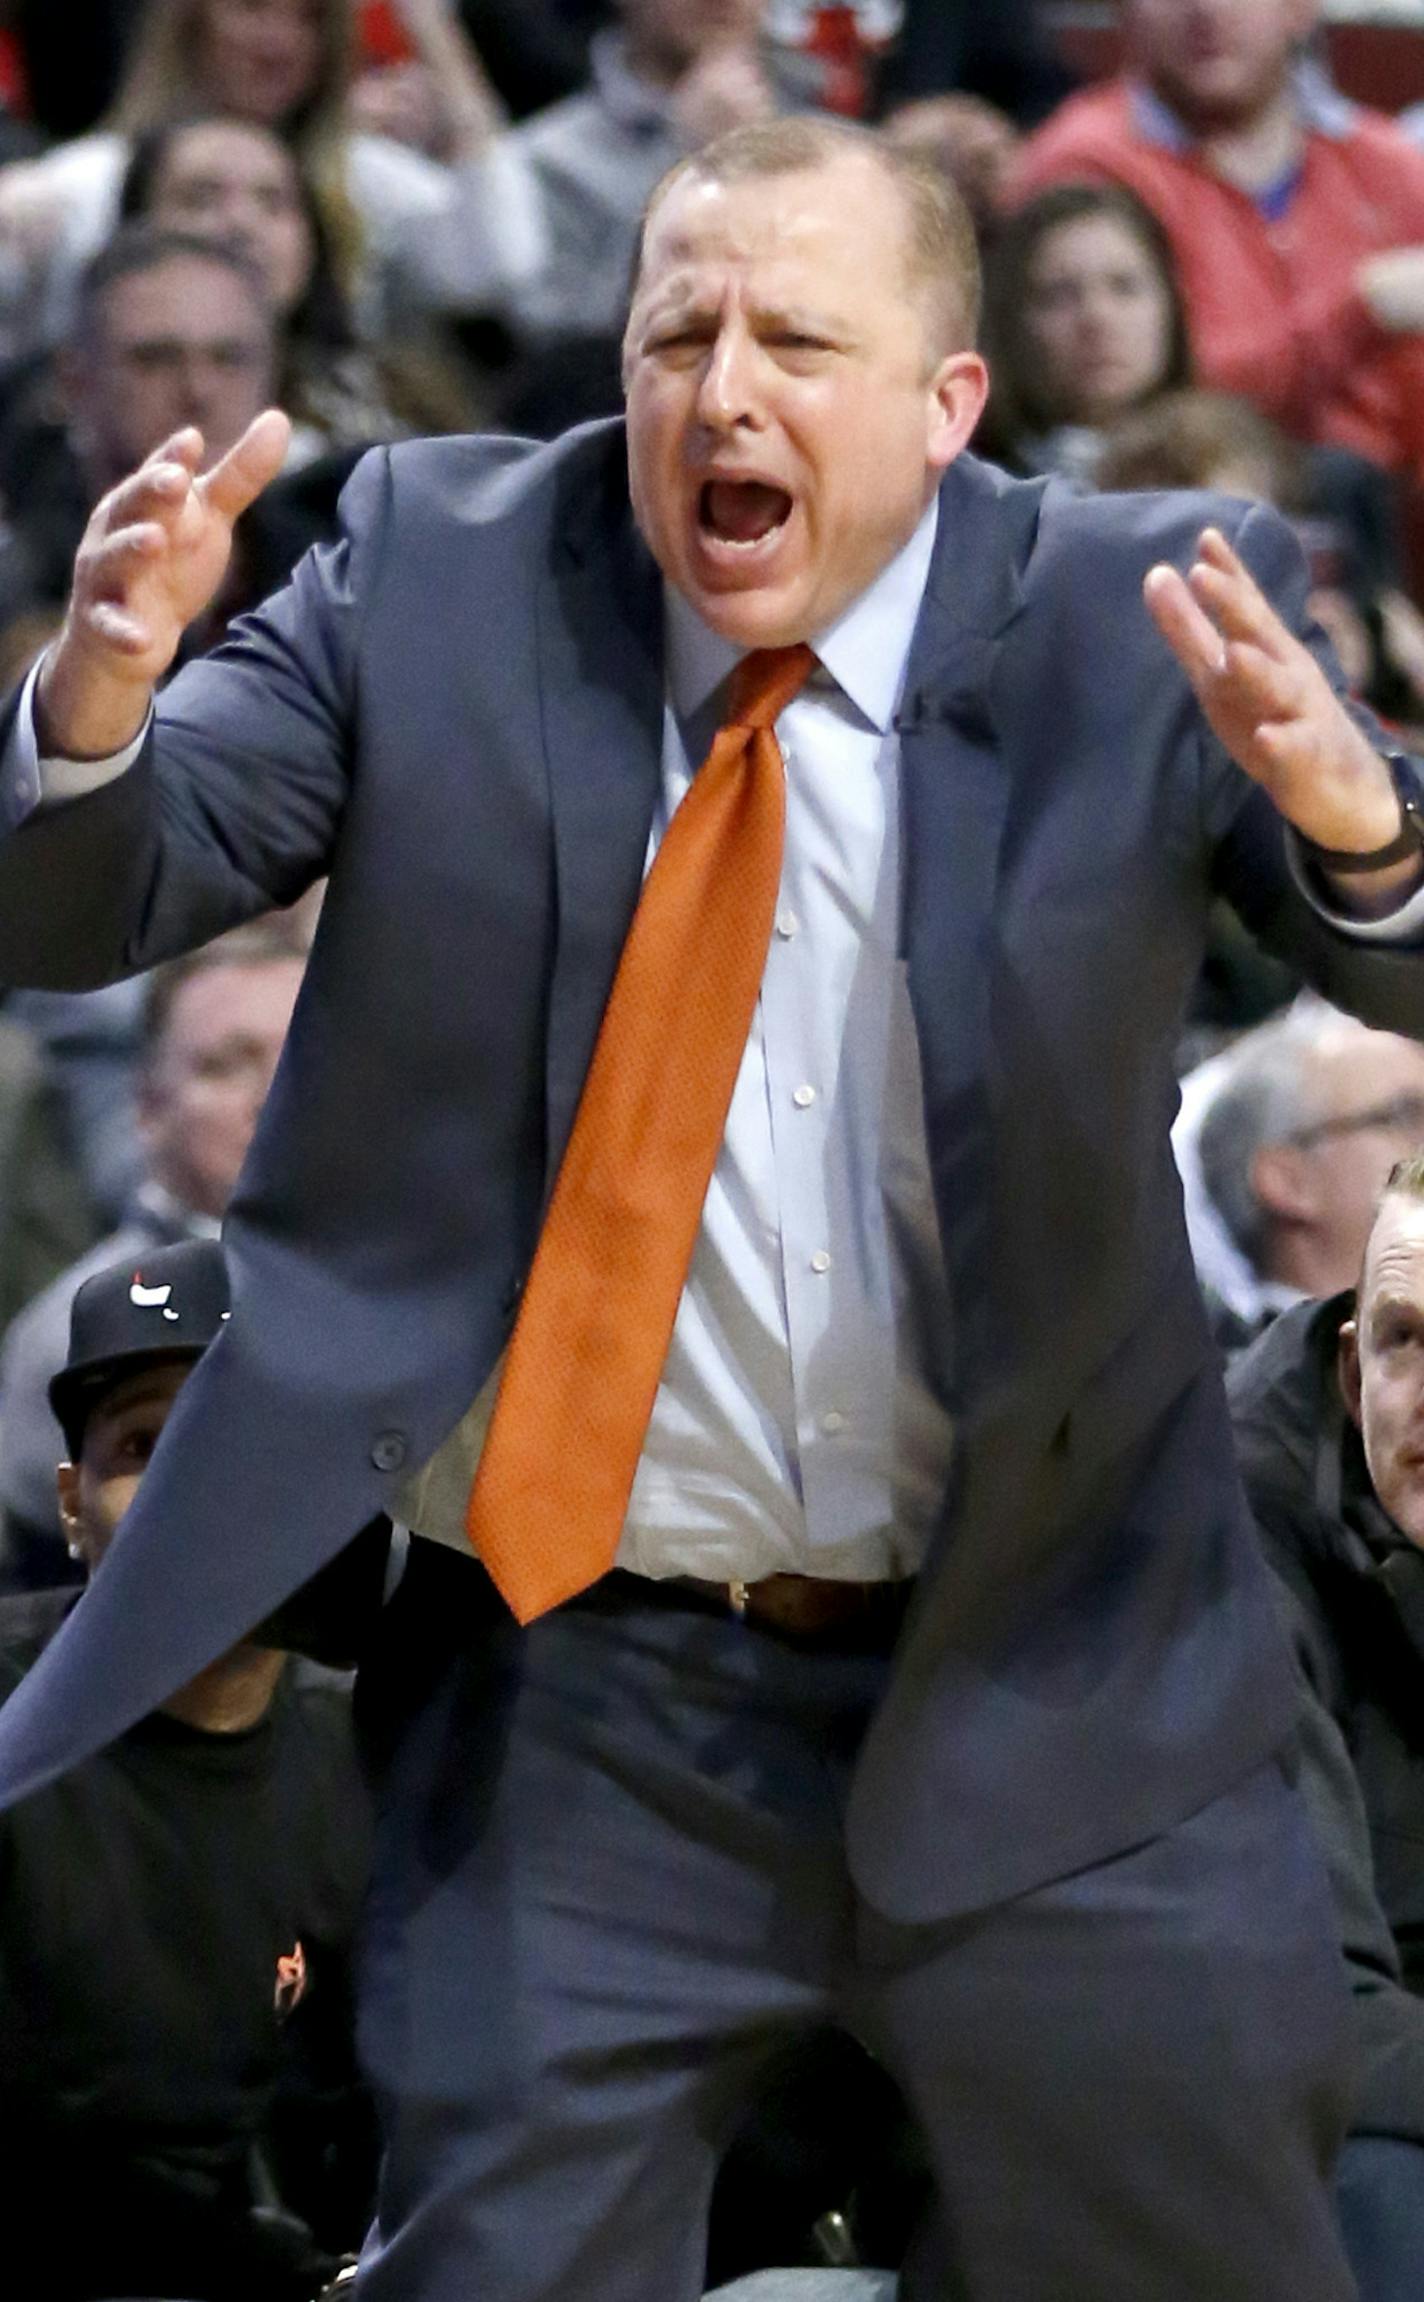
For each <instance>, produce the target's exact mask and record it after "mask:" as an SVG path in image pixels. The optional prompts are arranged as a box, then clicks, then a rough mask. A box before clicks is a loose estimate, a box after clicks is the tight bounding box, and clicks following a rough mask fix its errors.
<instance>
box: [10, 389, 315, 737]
mask: <svg viewBox="0 0 1424 2302" xmlns="http://www.w3.org/2000/svg"><path fill="white" fill-rule="evenodd" d="M290 433H291V426H290V425H289V423H288V421H287V418H286V417H285V416H284V415H283V414H282V413H281V412H280V410H278V409H276V408H269V409H267V410H266V411H265V413H264V414H262V415H260V416H258V417H257V418H256V419H255V420H254V421H253V422H252V423H251V424H249V425H248V427H247V430H246V431H245V432H244V433H243V435H242V438H241V439H240V440H238V441H237V442H236V443H235V444H234V445H233V446H232V447H231V448H229V449H228V452H227V454H226V455H225V456H223V457H221V458H220V460H219V461H218V462H217V463H215V464H214V465H213V468H212V470H211V471H209V472H203V471H202V470H201V464H202V459H203V440H202V435H201V433H199V432H197V431H194V430H192V429H188V430H186V431H181V432H175V433H174V435H173V437H172V438H171V439H169V440H165V441H164V443H163V445H162V446H161V447H159V448H156V449H155V450H154V452H153V454H152V455H151V456H149V458H148V459H147V461H146V462H145V463H143V464H141V465H140V466H139V469H138V470H137V471H136V472H134V473H133V474H132V475H131V476H130V477H129V478H128V479H126V480H122V481H120V483H119V485H118V486H117V487H116V488H113V489H111V491H110V492H109V494H108V495H106V496H105V497H103V498H102V500H101V501H100V502H99V504H98V505H96V507H95V509H94V512H93V514H92V515H91V517H90V521H89V525H88V527H87V528H86V529H85V531H84V540H83V542H82V543H81V544H80V547H79V552H78V556H77V558H76V560H75V564H74V583H73V588H72V590H71V592H70V597H69V606H68V610H67V612H66V614H65V619H64V624H63V628H62V629H61V632H60V635H59V638H58V639H57V640H56V641H55V643H54V646H53V648H52V649H51V650H50V653H49V655H48V657H47V658H46V660H45V664H44V668H43V670H42V671H41V674H40V680H39V687H38V691H37V696H36V710H37V721H38V734H39V738H40V746H41V750H42V751H46V752H52V753H56V754H62V755H63V756H65V757H67V758H74V759H83V758H98V757H102V756H104V755H106V754H107V753H109V752H113V751H119V750H122V748H123V746H124V745H125V744H126V743H128V742H130V741H131V740H132V738H133V737H134V736H135V735H136V734H137V733H138V731H139V729H140V728H141V727H142V725H143V722H144V719H145V717H146V715H147V712H148V705H149V699H150V697H151V695H152V692H153V689H154V686H155V685H156V683H157V682H158V680H160V679H161V678H162V676H163V674H164V672H165V671H167V669H168V667H169V665H170V664H171V663H172V661H173V658H174V656H175V655H176V654H177V652H178V645H179V642H180V640H181V639H182V636H183V633H184V630H185V629H186V627H187V626H188V625H189V624H190V623H191V622H192V621H193V619H194V617H195V616H197V615H199V614H201V612H202V610H203V609H204V608H205V607H207V606H208V605H209V603H210V601H211V600H212V599H213V598H214V597H215V595H216V593H217V590H218V587H219V585H220V584H221V582H222V579H223V576H224V574H225V573H226V570H227V564H228V560H229V558H230V556H231V552H232V530H233V523H234V521H235V520H236V519H237V518H238V516H239V514H240V513H242V512H244V511H245V510H246V509H247V507H248V505H249V504H250V503H251V502H252V501H253V500H254V498H255V497H257V496H258V495H260V494H261V492H262V490H263V488H265V487H266V486H267V485H268V483H269V481H271V480H273V479H275V477H276V475H277V473H278V472H279V471H280V469H281V467H282V459H283V457H284V456H285V454H286V451H287V441H288V439H289V437H290Z"/></svg>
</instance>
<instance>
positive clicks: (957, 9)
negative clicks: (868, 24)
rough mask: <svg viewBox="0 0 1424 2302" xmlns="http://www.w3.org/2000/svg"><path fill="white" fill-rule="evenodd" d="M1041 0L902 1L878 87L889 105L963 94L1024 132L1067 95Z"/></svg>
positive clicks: (1065, 79) (1066, 81)
mask: <svg viewBox="0 0 1424 2302" xmlns="http://www.w3.org/2000/svg"><path fill="white" fill-rule="evenodd" d="M1043 15H1044V11H1043V8H1042V7H1041V5H1040V4H1039V0H994V4H993V6H992V7H985V6H984V5H983V0H905V7H904V19H903V22H902V25H901V29H900V36H899V39H898V41H897V42H896V43H895V45H894V47H893V48H892V49H891V51H890V56H889V59H888V61H887V64H886V67H885V71H884V75H883V78H882V83H881V90H882V98H883V101H884V102H885V103H886V104H887V105H895V104H903V103H905V102H907V101H909V100H910V99H911V98H913V97H920V96H940V95H944V94H945V93H946V92H947V91H948V90H950V89H961V90H964V91H966V92H967V93H968V94H970V95H974V96H982V97H984V98H986V99H987V101H988V102H989V103H991V104H993V105H995V106H996V107H997V109H998V110H999V111H1001V112H1007V113H1008V114H1009V116H1010V118H1011V119H1013V120H1016V121H1018V122H1019V123H1020V125H1022V126H1024V127H1028V126H1030V125H1031V124H1032V123H1033V122H1034V121H1036V120H1041V119H1042V118H1043V116H1044V114H1045V113H1046V112H1049V111H1051V110H1052V108H1053V106H1054V105H1055V104H1057V103H1059V102H1060V101H1061V100H1062V98H1063V97H1064V96H1066V95H1067V94H1068V92H1069V90H1070V88H1071V86H1072V82H1071V79H1070V78H1069V75H1068V73H1067V72H1065V70H1064V69H1063V66H1062V64H1061V63H1060V61H1059V59H1058V57H1057V56H1056V55H1055V53H1054V50H1053V44H1052V41H1051V39H1050V37H1049V35H1048V34H1047V32H1046V31H1045V29H1044V25H1043Z"/></svg>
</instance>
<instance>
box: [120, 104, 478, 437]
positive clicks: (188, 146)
mask: <svg viewBox="0 0 1424 2302" xmlns="http://www.w3.org/2000/svg"><path fill="white" fill-rule="evenodd" d="M119 216H120V219H121V222H122V223H126V224H127V223H136V222H142V223H147V224H150V225H152V226H153V227H155V228H156V229H157V230H159V231H165V232H185V233H188V234H190V235H193V236H195V237H197V238H199V239H204V240H213V241H217V242H218V243H219V244H221V245H223V246H225V247H228V248H231V249H234V250H235V251H236V252H237V253H238V254H239V255H241V256H244V257H246V259H247V261H248V262H249V263H250V264H252V265H253V266H254V267H255V268H256V269H257V270H258V271H259V272H260V273H261V275H262V278H263V279H264V280H265V282H266V286H267V294H268V298H269V300H270V303H271V307H272V312H273V316H274V319H275V322H276V327H277V362H278V366H277V379H276V385H275V389H274V397H275V398H276V399H277V400H278V402H279V403H280V405H281V406H282V407H284V408H285V409H286V411H287V413H288V415H289V416H290V417H291V418H292V421H293V424H294V425H295V427H296V434H297V438H298V441H299V443H300V445H299V449H298V454H297V456H294V457H290V458H289V459H288V460H289V463H294V462H297V461H299V460H305V458H306V457H308V456H311V455H315V454H318V453H322V454H324V453H326V452H328V451H329V450H331V449H333V448H344V447H369V446H370V445H372V444H373V443H374V442H377V441H383V440H391V439H398V438H402V437H408V436H410V435H412V434H416V433H418V434H421V435H428V434H430V433H432V432H453V431H470V430H474V429H475V428H476V422H475V416H476V410H475V407H474V402H473V400H472V398H471V394H470V388H469V381H468V379H467V377H466V376H465V375H464V374H463V373H460V372H458V371H457V370H456V368H455V366H454V364H453V363H452V362H451V361H449V360H443V361H442V359H441V358H440V356H439V354H438V352H437V350H436V349H435V348H434V347H432V346H425V345H422V346H420V347H419V348H418V349H412V348H409V347H398V346H396V345H393V344H381V345H377V346H370V345H366V344H363V343H362V342H361V341H360V338H359V336H358V333H357V330H356V326H355V322H354V320H353V318H352V314H351V308H350V304H349V301H348V299H347V297H346V295H345V294H344V292H343V290H342V287H341V283H340V280H339V279H338V277H337V271H336V266H335V264H334V263H333V261H332V258H331V251H330V246H329V242H328V236H327V229H326V223H325V220H324V218H323V215H322V210H321V204H320V201H319V200H318V198H317V196H316V191H315V187H314V186H313V184H312V183H311V182H310V180H309V179H308V178H306V177H304V175H303V173H302V168H301V162H300V160H299V158H298V155H297V154H296V152H295V151H294V150H293V149H292V147H291V146H290V145H289V144H285V143H284V142H283V140H282V138H281V137H280V136H278V135H277V134H276V133H275V132H274V130H272V129H271V128H265V127H262V126H260V125H258V124H257V123H256V122H254V121H249V120H233V119H229V118H227V117H225V116H224V115H223V114H221V113H208V114H206V115H204V116H203V117H200V118H197V119H192V120H179V121H173V122H170V123H167V124H165V125H163V126H161V127H157V128H152V129H149V130H147V131H146V132H145V133H144V134H143V135H141V136H139V137H137V138H136V139H135V141H134V146H133V151H132V154H131V156H130V159H129V164H128V167H127V169H126V170H125V172H124V180H123V184H122V186H121V187H120V191H119Z"/></svg>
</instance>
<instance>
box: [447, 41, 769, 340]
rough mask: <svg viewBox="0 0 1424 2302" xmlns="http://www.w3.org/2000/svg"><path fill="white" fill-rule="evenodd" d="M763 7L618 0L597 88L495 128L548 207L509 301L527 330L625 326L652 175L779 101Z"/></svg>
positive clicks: (545, 335) (509, 310)
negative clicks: (502, 130) (534, 253)
mask: <svg viewBox="0 0 1424 2302" xmlns="http://www.w3.org/2000/svg"><path fill="white" fill-rule="evenodd" d="M760 15H761V0H620V5H619V9H618V19H619V21H618V26H617V28H616V29H614V30H609V31H606V32H601V33H599V34H598V36H597V38H596V39H595V40H594V43H593V49H592V67H593V68H592V78H591V79H590V81H589V84H588V86H587V88H585V89H584V90H583V91H582V92H581V93H580V94H579V95H577V96H571V97H569V98H568V99H567V101H566V102H564V103H562V104H556V105H553V106H552V107H551V108H550V109H549V110H548V111H545V112H540V113H537V114H536V115H535V116H534V118H533V119H531V120H527V121H525V122H524V123H523V124H522V125H521V126H520V127H518V128H515V129H512V130H510V131H508V132H507V134H506V135H505V136H503V137H501V138H499V139H497V142H496V147H495V149H496V151H497V152H498V153H499V154H500V156H501V159H502V161H503V163H504V164H505V165H506V166H509V165H513V166H515V167H517V168H518V170H519V171H520V172H521V174H522V175H523V176H524V178H525V180H526V183H527V184H528V186H529V187H530V189H531V191H532V195H533V199H534V203H535V209H536V214H537V235H538V250H539V253H538V258H537V262H536V263H535V265H534V267H533V269H532V273H531V274H529V275H528V276H525V277H522V278H521V279H517V280H512V281H510V282H509V283H508V286H507V290H506V293H505V296H504V303H503V309H504V313H505V316H506V317H507V318H508V319H509V321H510V323H511V325H512V326H513V327H514V328H515V330H516V332H517V333H518V334H519V335H520V337H521V338H522V339H523V340H524V341H526V342H531V341H532V342H538V343H545V342H548V341H550V340H556V339H560V338H563V339H568V338H579V339H595V340H597V339H602V340H603V342H605V343H607V342H610V341H612V340H614V339H616V338H617V337H618V336H619V335H620V334H621V332H622V327H623V320H624V316H625V313H626V308H627V301H628V281H629V275H630V270H631V266H632V260H633V251H634V246H635V243H636V240H637V233H638V223H639V219H640V217H641V215H642V212H643V205H644V202H645V201H646V199H647V197H648V195H649V193H650V192H651V191H652V188H653V186H654V184H656V183H657V181H658V179H659V177H660V176H662V175H663V174H664V173H665V171H666V170H667V169H668V168H670V167H671V166H672V165H673V164H674V162H675V161H677V160H679V159H681V158H682V156H683V155H684V153H687V152H691V151H694V150H695V149H696V148H697V146H698V145H699V144H704V143H706V142H707V141H708V139H709V138H710V137H712V136H715V135H717V134H719V133H720V132H721V130H723V129H724V128H731V127H734V126H737V125H738V124H740V123H741V122H744V121H749V120H754V119H759V118H762V117H765V116H768V115H769V114H770V113H771V112H772V111H773V110H774V108H775V98H774V95H773V91H772V87H771V83H770V81H769V79H768V77H767V74H766V71H765V68H764V65H763V61H762V57H761V54H760V52H759V50H758V47H757V42H756V33H757V25H758V20H759V18H760ZM494 197H495V195H493V194H492V199H491V202H490V203H489V205H491V206H492V205H493V201H494Z"/></svg>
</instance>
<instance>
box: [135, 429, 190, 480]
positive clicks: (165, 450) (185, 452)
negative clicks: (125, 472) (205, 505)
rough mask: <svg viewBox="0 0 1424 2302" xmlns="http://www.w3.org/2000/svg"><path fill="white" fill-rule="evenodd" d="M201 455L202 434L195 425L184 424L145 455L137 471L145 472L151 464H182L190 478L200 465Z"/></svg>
mask: <svg viewBox="0 0 1424 2302" xmlns="http://www.w3.org/2000/svg"><path fill="white" fill-rule="evenodd" d="M203 455H204V447H203V435H202V433H201V432H200V431H199V429H198V427H197V425H196V424H184V425H183V426H182V427H181V429H180V430H178V431H176V432H170V433H169V435H168V437H167V439H166V440H163V441H161V442H160V443H159V445H158V446H157V447H156V448H154V449H153V450H152V451H151V453H150V454H148V455H146V456H145V457H144V459H143V462H142V464H141V465H140V466H139V469H140V471H145V470H147V469H148V467H149V466H150V465H152V464H182V466H183V468H184V470H185V471H186V472H187V473H188V474H189V476H190V477H191V475H192V474H193V473H194V472H196V471H197V470H198V468H199V466H200V465H201V463H202V460H203Z"/></svg>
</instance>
